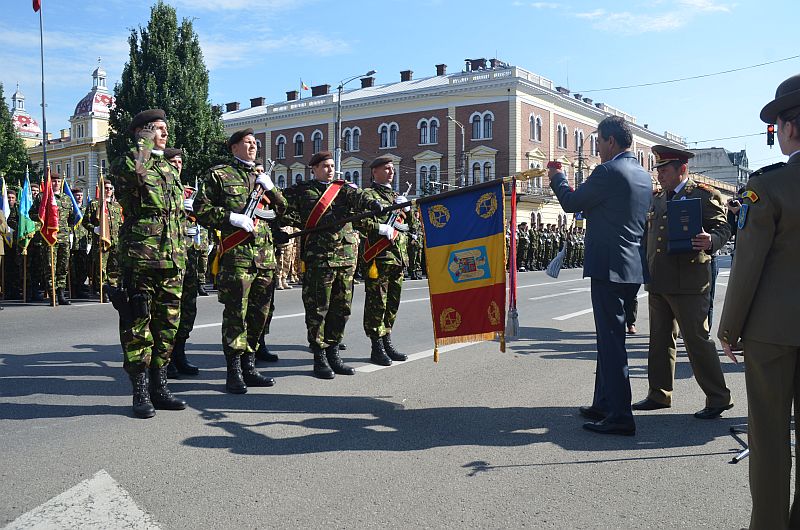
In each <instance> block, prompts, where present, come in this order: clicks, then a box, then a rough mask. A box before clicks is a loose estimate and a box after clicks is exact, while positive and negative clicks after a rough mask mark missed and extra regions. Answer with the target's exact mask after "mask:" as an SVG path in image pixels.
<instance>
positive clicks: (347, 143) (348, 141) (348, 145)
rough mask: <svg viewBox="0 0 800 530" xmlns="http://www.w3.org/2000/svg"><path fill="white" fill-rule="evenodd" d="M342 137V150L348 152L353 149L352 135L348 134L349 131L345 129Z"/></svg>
mask: <svg viewBox="0 0 800 530" xmlns="http://www.w3.org/2000/svg"><path fill="white" fill-rule="evenodd" d="M342 137H343V139H344V150H345V151H350V150H351V149H352V147H353V144H352V138H353V133H352V132H350V129H345V130H344V134H343V135H342Z"/></svg>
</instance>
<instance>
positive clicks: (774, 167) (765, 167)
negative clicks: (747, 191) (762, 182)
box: [750, 162, 786, 177]
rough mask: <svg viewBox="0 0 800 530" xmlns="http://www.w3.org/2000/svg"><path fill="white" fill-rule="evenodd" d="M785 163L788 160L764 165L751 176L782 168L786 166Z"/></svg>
mask: <svg viewBox="0 0 800 530" xmlns="http://www.w3.org/2000/svg"><path fill="white" fill-rule="evenodd" d="M785 165H786V162H778V163H777V164H772V165H769V166H764V167H762V168H761V169H758V170H756V171H754V172H753V174H752V175H750V176H751V177H755V176H756V175H762V174H764V173H767V172H769V171H772V170H773V169H778V168H781V167H783V166H785Z"/></svg>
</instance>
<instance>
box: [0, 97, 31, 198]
mask: <svg viewBox="0 0 800 530" xmlns="http://www.w3.org/2000/svg"><path fill="white" fill-rule="evenodd" d="M29 164H30V159H29V158H28V151H27V150H26V149H25V144H24V143H23V142H22V138H20V137H19V136H18V135H17V131H16V130H15V129H14V124H13V123H12V122H11V112H10V111H9V110H8V105H7V104H6V97H5V95H4V94H3V84H2V83H0V176H2V177H5V178H6V182H7V183H8V184H9V185H16V186H19V185H20V184H21V183H22V181H23V179H24V178H25V166H27V165H29Z"/></svg>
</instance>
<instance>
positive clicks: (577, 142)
mask: <svg viewBox="0 0 800 530" xmlns="http://www.w3.org/2000/svg"><path fill="white" fill-rule="evenodd" d="M580 147H581V143H580V142H579V141H578V131H577V130H576V131H575V149H580Z"/></svg>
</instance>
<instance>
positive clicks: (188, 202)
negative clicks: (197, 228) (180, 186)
mask: <svg viewBox="0 0 800 530" xmlns="http://www.w3.org/2000/svg"><path fill="white" fill-rule="evenodd" d="M183 209H184V210H186V211H187V212H193V211H194V199H183Z"/></svg>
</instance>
